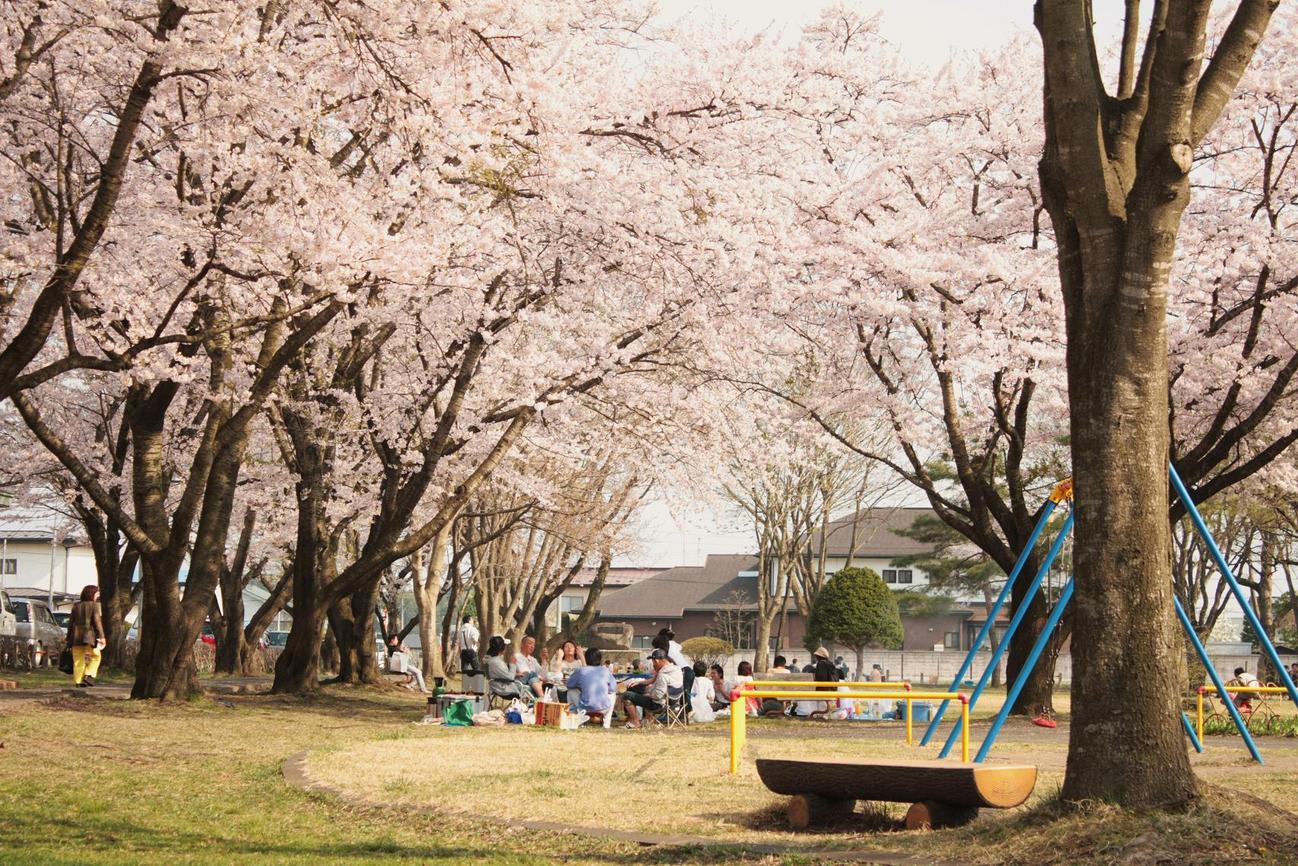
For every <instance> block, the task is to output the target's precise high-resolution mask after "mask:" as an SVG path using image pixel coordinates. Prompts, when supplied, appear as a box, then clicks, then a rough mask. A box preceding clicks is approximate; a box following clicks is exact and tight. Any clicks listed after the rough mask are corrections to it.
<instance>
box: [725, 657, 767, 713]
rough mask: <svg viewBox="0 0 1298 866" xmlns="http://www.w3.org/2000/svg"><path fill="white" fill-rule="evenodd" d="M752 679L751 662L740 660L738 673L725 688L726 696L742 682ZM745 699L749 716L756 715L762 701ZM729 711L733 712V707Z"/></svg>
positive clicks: (748, 681)
mask: <svg viewBox="0 0 1298 866" xmlns="http://www.w3.org/2000/svg"><path fill="white" fill-rule="evenodd" d="M752 681H753V666H752V664H751V663H750V662H740V663H739V673H738V674H737V675H736V676H735V679H734V681H733V682H732V683H731V684H730V688H728V689H726V696H727V697H729V696H730V692H731V691H733V690H736V689H738V688H739V687H740V686H742V685H743V684H744V683H751V682H752ZM745 700H746V704H745V709H746V710H747V713H748V715H750V716H755V715H757V713H758V712H759V711H760V710H761V708H762V702H761V701H759V700H758V699H757V698H746V699H745ZM731 712H734V708H733V707H732V708H731Z"/></svg>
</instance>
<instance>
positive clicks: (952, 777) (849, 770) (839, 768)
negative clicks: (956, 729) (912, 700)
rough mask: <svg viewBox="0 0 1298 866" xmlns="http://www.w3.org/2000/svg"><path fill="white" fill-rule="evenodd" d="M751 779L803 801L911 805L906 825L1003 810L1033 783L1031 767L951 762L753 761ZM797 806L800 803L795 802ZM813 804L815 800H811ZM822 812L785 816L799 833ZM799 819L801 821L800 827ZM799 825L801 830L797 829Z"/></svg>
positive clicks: (941, 823)
mask: <svg viewBox="0 0 1298 866" xmlns="http://www.w3.org/2000/svg"><path fill="white" fill-rule="evenodd" d="M757 775H758V776H760V777H761V779H762V782H763V783H764V784H765V785H766V787H768V788H770V789H771V790H772V791H774V792H775V793H777V794H787V795H789V796H791V797H798V798H802V799H803V800H805V799H806V798H807V796H808V795H810V796H811V797H815V798H821V799H822V800H824V801H840V802H851V801H853V800H886V801H889V802H894V803H913V804H916V807H917V808H913V809H912V812H913V813H914V814H913V815H908V816H907V822H906V823H907V825H908V826H911V827H912V828H913V829H920V828H922V827H946V826H954V825H957V824H962V823H965V822H967V821H970V820H972V819H973V817H974V816H975V815H976V814H977V810H978V809H979V808H980V807H988V808H993V809H1008V808H1011V807H1013V806H1018V805H1020V804H1021V803H1023V802H1024V801H1025V800H1027V798H1028V795H1030V794H1031V793H1032V789H1033V788H1034V787H1035V786H1036V783H1037V768H1036V767H1029V766H1024V765H984V764H954V763H949V762H946V761H796V760H783V759H777V758H758V759H757ZM797 802H798V803H799V804H800V803H801V800H800V801H797ZM812 802H817V803H818V804H819V801H812ZM830 811H833V810H829V809H826V808H824V807H823V806H822V807H821V808H820V809H815V810H808V809H805V808H803V809H795V805H794V803H791V804H790V813H789V814H790V818H791V819H793V818H794V817H795V815H797V816H798V817H801V815H802V814H804V813H805V814H806V818H805V819H804V820H803V821H792V820H791V823H793V824H794V826H795V827H797V828H798V829H802V827H805V826H807V825H808V824H810V823H814V822H815V819H816V818H817V814H816V813H822V812H823V813H828V812H830ZM804 821H805V823H804ZM798 825H801V826H798Z"/></svg>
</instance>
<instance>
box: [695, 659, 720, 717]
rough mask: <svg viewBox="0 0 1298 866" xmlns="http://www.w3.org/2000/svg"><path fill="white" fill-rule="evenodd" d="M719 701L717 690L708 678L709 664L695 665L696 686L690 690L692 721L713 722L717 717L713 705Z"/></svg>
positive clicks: (700, 663)
mask: <svg viewBox="0 0 1298 866" xmlns="http://www.w3.org/2000/svg"><path fill="white" fill-rule="evenodd" d="M716 700H717V689H716V686H715V685H714V684H713V682H712V678H711V677H709V676H708V664H707V662H695V663H694V685H693V687H691V688H690V720H691V721H695V722H711V721H714V720H715V719H716V717H717V714H716V711H715V710H714V709H712V704H713V703H715V702H716Z"/></svg>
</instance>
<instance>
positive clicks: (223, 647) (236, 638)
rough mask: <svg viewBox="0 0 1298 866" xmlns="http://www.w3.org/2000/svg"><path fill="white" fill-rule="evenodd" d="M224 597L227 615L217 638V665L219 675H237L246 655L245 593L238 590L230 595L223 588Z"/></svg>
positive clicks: (223, 617)
mask: <svg viewBox="0 0 1298 866" xmlns="http://www.w3.org/2000/svg"><path fill="white" fill-rule="evenodd" d="M221 594H222V595H223V596H224V598H223V599H222V601H223V602H224V605H225V613H224V614H223V615H222V617H221V629H220V632H219V633H218V634H217V636H216V664H215V672H216V673H218V674H236V673H238V672H239V664H240V662H239V660H240V659H241V658H243V655H244V639H243V617H244V613H243V591H242V588H241V587H240V588H238V589H236V590H235V591H234V592H233V593H228V592H227V591H226V588H225V587H224V586H223V587H222V588H221Z"/></svg>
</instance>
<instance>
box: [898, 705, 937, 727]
mask: <svg viewBox="0 0 1298 866" xmlns="http://www.w3.org/2000/svg"><path fill="white" fill-rule="evenodd" d="M910 707H911V710H910V711H911V712H912V713H914V714H915V717H914V719H912V721H916V722H927V721H928V720H929V719H931V718H932V717H933V706H932V705H931V704H929V702H928V701H911V702H910ZM897 718H898V719H900V720H901V721H903V722H904V721H905V720H906V702H905V701H897Z"/></svg>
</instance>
